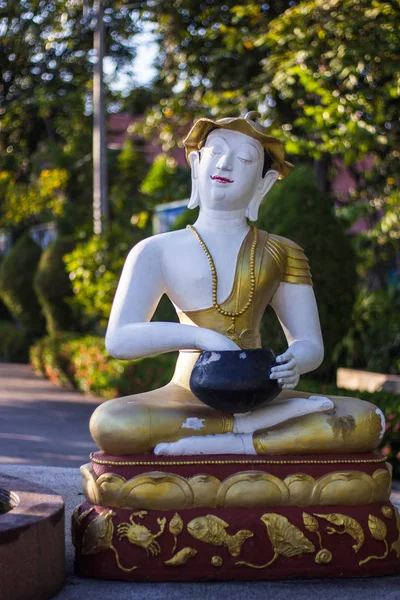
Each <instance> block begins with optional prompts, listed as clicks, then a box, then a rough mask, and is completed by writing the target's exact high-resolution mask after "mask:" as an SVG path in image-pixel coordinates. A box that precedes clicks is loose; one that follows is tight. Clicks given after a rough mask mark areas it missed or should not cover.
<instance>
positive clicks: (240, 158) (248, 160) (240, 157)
mask: <svg viewBox="0 0 400 600" xmlns="http://www.w3.org/2000/svg"><path fill="white" fill-rule="evenodd" d="M238 159H239V160H240V162H241V163H244V164H245V165H250V164H251V163H253V162H254V161H253V160H252V159H251V158H243V157H242V156H238Z"/></svg>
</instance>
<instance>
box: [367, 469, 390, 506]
mask: <svg viewBox="0 0 400 600" xmlns="http://www.w3.org/2000/svg"><path fill="white" fill-rule="evenodd" d="M372 478H373V480H374V481H375V482H376V490H375V494H374V498H373V502H388V501H389V499H390V494H391V491H392V475H391V471H389V470H388V469H377V470H376V471H375V473H373V475H372Z"/></svg>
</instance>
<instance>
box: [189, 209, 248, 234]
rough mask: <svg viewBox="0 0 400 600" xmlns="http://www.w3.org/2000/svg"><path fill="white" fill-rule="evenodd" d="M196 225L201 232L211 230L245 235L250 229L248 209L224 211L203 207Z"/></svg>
mask: <svg viewBox="0 0 400 600" xmlns="http://www.w3.org/2000/svg"><path fill="white" fill-rule="evenodd" d="M194 226H195V227H196V229H198V230H199V231H200V232H201V231H209V232H211V233H219V234H221V235H238V234H243V235H244V234H245V233H247V231H248V230H249V225H248V223H247V220H246V209H239V210H232V211H222V210H213V209H210V208H204V207H201V208H200V214H199V216H198V219H197V221H196V223H195V224H194Z"/></svg>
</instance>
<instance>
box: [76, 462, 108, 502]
mask: <svg viewBox="0 0 400 600" xmlns="http://www.w3.org/2000/svg"><path fill="white" fill-rule="evenodd" d="M80 472H81V475H82V487H83V493H84V494H85V498H86V499H87V500H89V502H90V503H91V504H97V505H100V506H102V504H103V499H102V497H101V491H100V488H99V486H98V483H97V475H96V473H95V472H94V471H93V468H92V465H91V464H90V463H88V464H86V465H82V466H81V468H80Z"/></svg>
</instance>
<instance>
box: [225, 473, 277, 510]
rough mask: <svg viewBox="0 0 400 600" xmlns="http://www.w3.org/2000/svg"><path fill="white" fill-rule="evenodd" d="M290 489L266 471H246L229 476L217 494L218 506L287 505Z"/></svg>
mask: <svg viewBox="0 0 400 600" xmlns="http://www.w3.org/2000/svg"><path fill="white" fill-rule="evenodd" d="M288 502H289V490H288V488H287V486H286V485H285V483H284V482H283V481H282V480H281V479H279V478H278V477H275V476H274V475H270V474H269V473H265V472H264V471H244V472H242V473H235V475H231V476H230V477H227V479H225V480H224V481H223V482H222V483H221V486H220V488H219V490H218V494H217V506H230V507H237V506H239V507H248V508H255V507H265V506H279V505H286V504H288Z"/></svg>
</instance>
